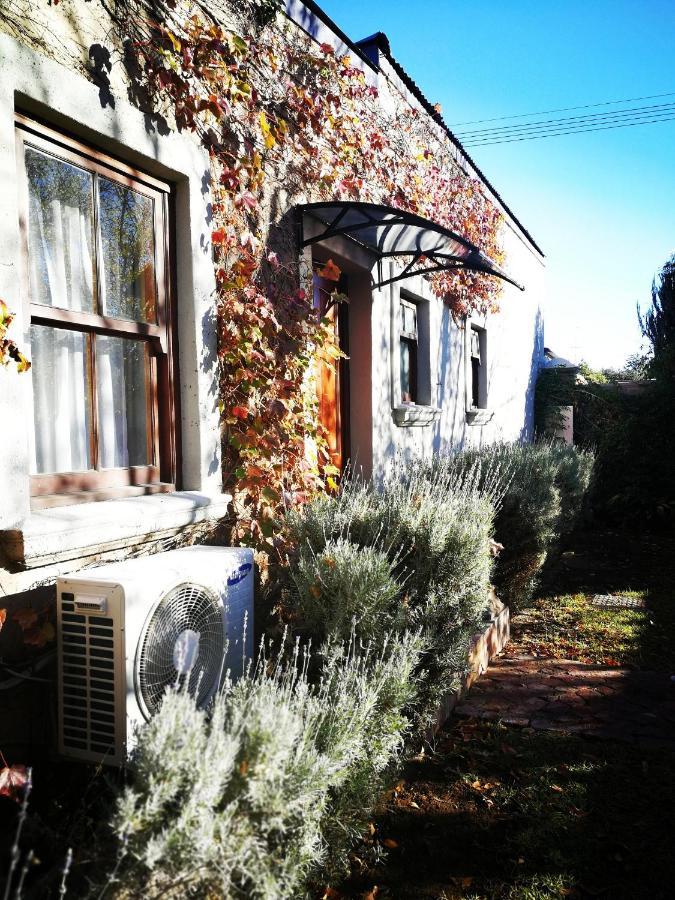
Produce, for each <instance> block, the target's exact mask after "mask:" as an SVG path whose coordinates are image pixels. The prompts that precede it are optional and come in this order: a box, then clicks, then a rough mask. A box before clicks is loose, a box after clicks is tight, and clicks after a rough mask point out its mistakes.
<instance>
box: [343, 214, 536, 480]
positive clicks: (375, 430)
mask: <svg viewBox="0 0 675 900" xmlns="http://www.w3.org/2000/svg"><path fill="white" fill-rule="evenodd" d="M504 229H505V233H504V237H503V243H504V248H505V251H506V263H505V266H506V268H507V270H508V271H509V273H510V274H512V275H513V276H514V277H515V278H516V279H517V280H518V281H520V282H521V283H522V284H523V285H524V286H525V291H523V292H521V291H519V290H518V289H517V288H515V287H513V286H511V285H509V284H506V283H505V284H504V288H503V293H502V297H501V300H500V311H499V312H498V313H497V314H495V315H489V316H487V317H480V318H475V317H474V318H473V319H472V320H471V321H472V322H474V323H475V324H477V325H479V326H480V327H482V328H485V330H486V348H487V352H486V357H487V359H486V366H487V409H486V410H485V411H484V412H481V414H480V415H479V416H477V417H475V418H473V417H471V416H467V401H468V400H470V396H469V397H467V391H468V385H469V382H470V377H471V375H470V372H471V370H470V368H469V367H468V366H467V364H468V361H469V355H468V352H467V347H466V328H465V326H464V323H456V322H454V321H453V319H452V317H451V316H450V314H449V311H448V309H447V307H445V306H444V304H443V303H442V302H441V300H439V298H438V297H436V296H435V295H434V294H433V293H432V292H431V289H430V287H429V284H428V282H426V281H425V280H424V279H423V278H421V277H419V276H418V277H415V278H411V279H408V280H406V281H403V282H397V283H395V284H393V285H391V286H385V287H383V288H381V289H379V290H373V291H372V293H371V294H370V295H368V293H367V292H366V291H364V290H363V289H361V290H360V291H358V292H356V293H353V292H352V290H351V281H350V316H351V321H350V357H351V359H350V368H352V369H354V368H356V370H357V371H359V373H360V375H359V379H358V382H356V383H355V379H352V380H351V443H352V454H353V456H354V457H355V460H356V463H357V466H358V467H360V468H361V469H362V471H363V473H364V474H366V475H370V474H372V475H374V476H375V477H379V476H381V475H382V474H383V472H384V471H385V470H386V468H387V466H388V465H389V464H390V463H391V461H392V460H393V459H395V458H396V457H402V458H403V459H405V460H408V461H410V460H414V459H420V458H428V457H430V456H432V455H433V454H445V453H450V452H452V451H455V450H459V449H462V448H464V447H475V446H481V445H484V444H488V443H492V442H494V441H501V440H505V441H510V440H521V441H523V440H524V441H527V440H531V439H532V434H533V414H534V388H535V382H536V377H537V372H538V370H539V366H540V363H541V359H542V357H543V317H542V314H541V305H542V302H543V299H544V291H545V279H544V275H545V270H544V267H543V264H542V261H541V257H540V256H539V254H538V253H536V252H534V251H533V250H531V249H530V248H529V247H528V246H527V245H526V244H525V243H524V241H523V240H522V239H521V237H520V235H519V234H518V233H517V232H516V231H514V230H513V229H511V228H509V227H508V225H505V226H504ZM336 260H337V257H336ZM340 262H342V264H343V265H344V257H341V258H340ZM392 271H395V270H392ZM375 273H376V268H373V269H372V275H373V276H374V275H375ZM401 295H402V296H404V297H406V298H408V299H410V300H413V301H415V302H416V303H417V304H418V322H420V324H419V325H418V338H419V344H418V361H419V366H420V370H419V371H420V374H423V373H424V372H426V374H427V375H428V385H427V396H426V397H424V396H422V397H420V399H421V400H422V401H423V403H424V408H421V407H420V408H415V407H410V408H408V409H406V408H404V407H401V406H400V404H399V397H400V393H399V392H400V386H399V369H398V366H399V321H398V307H399V298H400V296H401ZM424 306H426V310H425V313H424V315H420V312H421V310H422V308H423V307H424ZM470 324H471V323H469V325H470ZM366 334H368V335H369V337H370V340H366V339H365V337H364V335H366ZM364 368H369V369H370V403H369V404H368V405H366V404H364V403H363V400H362V390H363V387H364V386H365V378H364V376H363V374H362V373H363V369H364ZM357 384H358V385H359V387H357ZM419 387H420V391H422V390H423V386H422V383H420V385H419ZM397 407H398V409H397ZM405 417H407V418H410V419H413V420H415V419H417V423H416V424H412V425H410V424H404V425H400V424H397V419H400V418H405ZM425 422H426V423H427V424H422V423H425Z"/></svg>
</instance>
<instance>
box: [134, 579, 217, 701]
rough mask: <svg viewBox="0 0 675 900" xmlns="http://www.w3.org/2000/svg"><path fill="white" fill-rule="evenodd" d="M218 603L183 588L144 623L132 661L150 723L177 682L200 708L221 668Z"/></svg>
mask: <svg viewBox="0 0 675 900" xmlns="http://www.w3.org/2000/svg"><path fill="white" fill-rule="evenodd" d="M224 647H225V629H224V625H223V612H222V604H221V602H220V601H219V600H218V599H217V598H216V597H215V596H214V595H213V594H211V592H210V591H207V590H205V589H204V587H202V586H201V585H195V584H190V583H186V584H181V585H178V586H177V587H175V588H174V589H173V590H171V591H169V593H167V594H166V596H165V597H163V598H162V600H161V601H160V603H159V604H158V606H157V607H156V609H155V611H154V613H153V614H152V616H151V617H150V620H149V622H148V623H147V626H146V629H145V634H144V635H143V638H142V639H141V642H140V644H139V649H138V654H137V660H136V684H137V691H138V692H139V693H140V698H139V699H142V703H141V707H144V712H145V713H146V715H147V716H148V717H149V716H151V715H153V713H155V712H156V711H157V709H158V708H159V705H160V703H161V701H162V698H163V696H164V693H165V691H166V689H167V687H169V686H170V685H174V684H176V682H177V681H179V680H180V681H183V682H184V681H185V680H187V682H188V684H187V689H188V690H189V691H190V693H191V694H193V695H194V696H195V697H196V700H197V704H198V705H200V704H201V703H203V702H204V701H205V700H206V699H207V698H208V697H209V696H210V695H211V694H212V693H213V687H214V684H217V683H218V680H219V678H220V675H221V672H222V667H223V651H224Z"/></svg>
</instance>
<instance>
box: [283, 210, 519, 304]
mask: <svg viewBox="0 0 675 900" xmlns="http://www.w3.org/2000/svg"><path fill="white" fill-rule="evenodd" d="M298 212H299V213H300V228H301V235H300V241H301V245H302V246H303V247H307V246H309V245H310V244H317V243H319V242H320V241H325V240H327V239H328V238H332V237H338V236H344V237H349V238H352V239H353V240H355V241H358V242H359V243H360V244H363V245H364V246H365V247H366V248H367V249H368V250H370V251H371V252H372V253H375V254H376V255H377V257H378V259H384V258H393V257H399V256H400V257H403V258H405V257H410V259H409V260H408V261H407V262H406V265H405V267H404V269H403V271H402V272H401V273H400V274H399V275H397V276H396V277H395V278H385V279H382V278H380V279H379V280H378V282H377V284H376V285H375V286H376V287H382V286H383V285H385V284H391V283H392V282H394V281H401V280H402V279H404V278H409V277H410V276H412V275H420V274H424V273H428V272H441V271H447V270H452V269H459V270H461V269H468V270H470V271H472V272H484V273H485V274H486V275H494V276H496V277H497V278H502V279H503V280H504V281H508V282H510V283H511V284H513V285H515V286H516V287H517V288H519V289H520V290H521V291H522V290H525V289H524V288H523V286H522V285H520V284H518V282H517V281H514V279H513V278H511V276H510V275H508V274H507V273H506V272H505V271H504V270H503V269H502V268H501V267H500V266H498V265H497V263H496V262H493V260H491V259H490V257H489V256H487V255H486V254H485V253H483V252H482V251H481V250H480V249H479V248H478V247H476V246H475V244H472V243H471V241H468V240H467V239H466V238H463V237H461V236H460V235H458V234H455V233H454V232H453V231H450V230H449V229H447V228H444V227H443V226H442V225H437V224H436V223H435V222H432V221H431V220H430V219H424V218H422V216H416V215H415V214H414V213H410V212H404V211H403V210H400V209H395V208H394V207H393V206H384V205H382V204H379V203H361V202H358V201H335V202H328V203H304V204H301V205H300V206H299V207H298ZM305 215H309V216H311V217H312V218H313V219H316V220H317V221H318V222H320V223H321V224H322V225H323V226H324V228H323V229H322V230H319V231H318V232H317V233H312V235H311V237H306V235H305V227H304V217H305Z"/></svg>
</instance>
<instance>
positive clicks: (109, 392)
mask: <svg viewBox="0 0 675 900" xmlns="http://www.w3.org/2000/svg"><path fill="white" fill-rule="evenodd" d="M95 340H96V387H97V394H98V431H99V437H98V452H99V466H100V468H102V469H114V468H125V467H127V466H143V465H149V464H150V463H151V460H150V459H149V458H148V428H149V422H148V394H147V381H148V370H149V358H148V354H147V351H146V345H145V343H144V342H143V341H134V340H127V339H126V338H119V337H105V336H97V337H96V339H95Z"/></svg>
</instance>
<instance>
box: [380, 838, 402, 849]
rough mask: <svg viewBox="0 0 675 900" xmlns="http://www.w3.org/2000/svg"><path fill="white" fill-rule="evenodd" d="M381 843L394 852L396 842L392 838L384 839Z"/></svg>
mask: <svg viewBox="0 0 675 900" xmlns="http://www.w3.org/2000/svg"><path fill="white" fill-rule="evenodd" d="M382 843H383V844H384V846H385V847H388V848H389V849H390V850H395V849H396V848H397V847H398V841H395V840H394V839H393V838H385V839H384V840H383V841H382Z"/></svg>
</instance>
